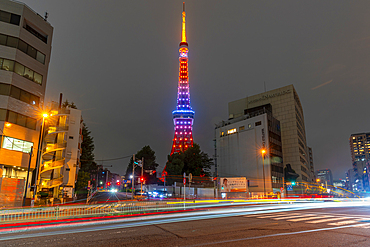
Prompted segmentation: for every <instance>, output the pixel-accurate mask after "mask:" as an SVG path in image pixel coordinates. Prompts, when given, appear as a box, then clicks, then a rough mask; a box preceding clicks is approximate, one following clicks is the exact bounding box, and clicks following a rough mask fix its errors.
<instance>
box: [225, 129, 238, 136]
mask: <svg viewBox="0 0 370 247" xmlns="http://www.w3.org/2000/svg"><path fill="white" fill-rule="evenodd" d="M234 133H236V128H234V129H230V130H228V131H227V134H228V135H231V134H234Z"/></svg>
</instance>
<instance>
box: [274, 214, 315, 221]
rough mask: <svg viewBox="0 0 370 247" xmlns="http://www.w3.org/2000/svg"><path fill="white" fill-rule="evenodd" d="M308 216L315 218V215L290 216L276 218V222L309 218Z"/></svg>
mask: <svg viewBox="0 0 370 247" xmlns="http://www.w3.org/2000/svg"><path fill="white" fill-rule="evenodd" d="M308 216H315V215H314V214H302V215H295V216H289V217H279V218H274V220H285V219H294V218H302V217H308Z"/></svg>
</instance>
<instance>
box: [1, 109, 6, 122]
mask: <svg viewBox="0 0 370 247" xmlns="http://www.w3.org/2000/svg"><path fill="white" fill-rule="evenodd" d="M5 120H6V110H5V109H0V121H5Z"/></svg>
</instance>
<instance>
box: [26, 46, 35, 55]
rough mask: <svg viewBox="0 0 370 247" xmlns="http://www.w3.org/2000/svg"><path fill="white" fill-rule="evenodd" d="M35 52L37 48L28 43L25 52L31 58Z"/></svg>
mask: <svg viewBox="0 0 370 247" xmlns="http://www.w3.org/2000/svg"><path fill="white" fill-rule="evenodd" d="M36 53H37V50H36V49H35V48H33V47H32V46H30V45H29V46H28V49H27V54H28V55H30V56H31V57H33V58H36Z"/></svg>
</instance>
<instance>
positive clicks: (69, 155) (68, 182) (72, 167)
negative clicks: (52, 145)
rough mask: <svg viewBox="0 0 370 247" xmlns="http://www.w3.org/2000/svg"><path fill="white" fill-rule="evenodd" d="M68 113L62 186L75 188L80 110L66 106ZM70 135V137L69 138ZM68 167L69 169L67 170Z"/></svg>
mask: <svg viewBox="0 0 370 247" xmlns="http://www.w3.org/2000/svg"><path fill="white" fill-rule="evenodd" d="M68 109H69V110H70V114H69V116H68V117H69V128H68V132H67V147H66V151H65V164H64V167H63V168H62V173H63V176H64V178H63V187H73V188H75V182H76V179H77V173H78V169H79V160H80V155H81V153H80V149H79V148H80V145H81V141H82V139H81V129H82V116H81V110H77V109H72V108H68ZM71 137H72V139H71ZM68 169H69V171H68Z"/></svg>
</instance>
